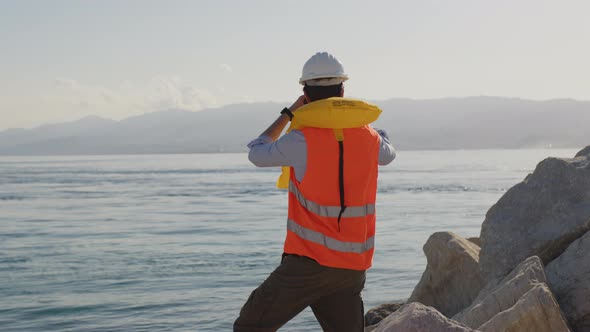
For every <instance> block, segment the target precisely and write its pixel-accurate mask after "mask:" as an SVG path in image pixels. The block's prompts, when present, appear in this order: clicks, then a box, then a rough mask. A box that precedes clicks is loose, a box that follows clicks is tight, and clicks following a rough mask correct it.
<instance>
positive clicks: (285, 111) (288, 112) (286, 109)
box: [281, 107, 293, 121]
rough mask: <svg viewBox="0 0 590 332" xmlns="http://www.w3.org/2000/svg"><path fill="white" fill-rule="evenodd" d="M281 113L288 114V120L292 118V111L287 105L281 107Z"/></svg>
mask: <svg viewBox="0 0 590 332" xmlns="http://www.w3.org/2000/svg"><path fill="white" fill-rule="evenodd" d="M281 114H287V115H288V116H289V121H291V120H293V112H291V110H290V109H289V108H288V107H285V108H283V110H282V111H281Z"/></svg>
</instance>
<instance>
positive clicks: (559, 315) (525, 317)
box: [365, 146, 590, 332]
mask: <svg viewBox="0 0 590 332" xmlns="http://www.w3.org/2000/svg"><path fill="white" fill-rule="evenodd" d="M423 250H424V253H425V255H426V259H427V266H426V270H425V271H424V273H423V275H422V278H421V279H420V281H419V282H418V284H417V285H416V287H415V288H414V291H413V292H412V294H411V295H410V297H409V298H408V300H407V301H406V303H388V304H384V305H381V306H378V307H376V308H373V309H371V310H369V311H368V312H367V314H366V315H365V322H366V325H367V326H366V328H365V332H369V331H372V332H396V331H403V332H413V331H415V332H446V331H449V332H450V331H453V332H455V331H482V332H488V331H493V332H501V331H535V332H545V331H546V332H557V331H574V332H583V331H590V146H587V147H586V148H584V149H583V150H581V151H580V152H578V153H577V154H576V156H575V157H574V158H547V159H545V160H543V161H541V162H540V163H539V164H538V165H537V167H536V168H535V170H534V172H533V173H531V174H529V175H528V176H527V177H526V178H525V179H524V180H523V181H522V182H521V183H519V184H517V185H515V186H514V187H512V188H510V189H509V190H508V191H507V192H506V193H505V194H504V195H503V196H502V197H501V198H500V200H499V201H498V202H497V203H496V204H494V205H493V206H492V207H491V208H490V209H489V210H488V212H487V214H486V218H485V220H484V222H483V224H482V229H481V234H480V237H479V238H470V239H464V238H462V237H460V236H458V235H457V234H454V233H452V232H437V233H434V234H432V235H431V236H430V238H429V239H428V241H427V242H426V244H425V245H424V247H423Z"/></svg>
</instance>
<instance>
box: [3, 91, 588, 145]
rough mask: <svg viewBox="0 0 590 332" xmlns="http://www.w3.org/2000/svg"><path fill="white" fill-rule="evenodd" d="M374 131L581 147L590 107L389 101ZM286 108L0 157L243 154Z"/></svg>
mask: <svg viewBox="0 0 590 332" xmlns="http://www.w3.org/2000/svg"><path fill="white" fill-rule="evenodd" d="M376 104H377V105H379V106H380V107H381V109H383V113H382V115H381V117H380V119H379V120H378V121H377V122H375V124H374V126H375V127H377V128H381V129H385V130H386V131H387V132H388V133H389V136H390V139H391V141H392V143H393V145H394V146H395V147H396V148H397V149H402V150H424V149H488V148H537V147H550V146H551V147H554V148H566V147H567V148H579V147H583V146H586V145H588V144H589V143H590V101H576V100H571V99H555V100H548V101H532V100H524V99H517V98H502V97H466V98H444V99H427V100H414V99H389V100H385V101H379V102H376ZM284 106H285V104H280V103H270V102H268V103H250V104H235V105H228V106H224V107H221V108H215V109H206V110H202V111H198V112H190V111H184V110H165V111H159V112H153V113H147V114H144V115H139V116H133V117H130V118H127V119H124V120H121V121H114V120H109V119H104V118H100V117H97V116H90V117H85V118H82V119H80V120H78V121H74V122H68V123H60V124H51V125H43V126H40V127H37V128H32V129H7V130H4V131H0V155H53V154H138V153H145V154H148V153H150V154H151V153H153V154H156V153H200V152H240V151H246V150H247V148H246V144H247V143H248V142H249V141H250V140H251V139H253V138H255V137H256V136H258V135H259V134H260V133H261V132H262V131H263V130H264V129H265V128H266V127H267V126H268V125H269V124H270V123H272V122H273V121H274V120H275V119H276V117H277V116H278V113H279V111H280V110H281V109H282V108H283V107H284Z"/></svg>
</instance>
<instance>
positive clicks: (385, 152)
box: [375, 129, 395, 166]
mask: <svg viewBox="0 0 590 332" xmlns="http://www.w3.org/2000/svg"><path fill="white" fill-rule="evenodd" d="M375 130H376V131H377V133H378V134H379V136H381V146H380V147H379V165H381V166H385V165H388V164H389V163H391V162H392V161H393V160H394V159H395V149H394V148H393V146H392V145H391V143H390V142H389V135H387V132H386V131H385V130H382V129H375Z"/></svg>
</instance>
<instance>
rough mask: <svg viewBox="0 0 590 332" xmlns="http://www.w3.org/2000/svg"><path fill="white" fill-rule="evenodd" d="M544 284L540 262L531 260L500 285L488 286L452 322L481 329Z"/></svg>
mask: <svg viewBox="0 0 590 332" xmlns="http://www.w3.org/2000/svg"><path fill="white" fill-rule="evenodd" d="M545 282H546V278H545V272H544V271H543V263H542V262H541V259H539V257H537V256H533V257H529V258H527V259H526V260H525V261H524V262H522V263H520V264H519V265H518V266H517V267H516V268H515V269H514V270H513V271H512V272H511V273H510V274H509V275H507V276H506V277H505V278H504V279H503V280H502V281H501V282H500V283H499V284H497V285H496V284H492V285H486V287H485V288H484V289H482V290H481V292H480V293H479V295H478V296H477V298H476V299H475V300H474V301H473V303H472V304H471V305H470V306H469V307H467V308H465V309H464V310H463V311H461V312H460V313H458V314H457V315H455V316H454V317H453V319H454V320H456V321H458V322H461V323H463V324H465V325H467V326H469V327H471V328H478V327H480V326H481V325H483V324H484V323H485V322H487V321H488V320H490V319H491V318H492V317H494V316H495V315H497V314H498V313H500V312H502V311H505V310H508V309H510V308H511V307H512V306H514V305H515V304H516V302H517V301H518V300H519V299H520V298H521V297H522V296H523V295H524V294H526V293H527V292H528V291H529V290H531V289H532V288H533V287H534V286H536V285H538V284H540V283H545Z"/></svg>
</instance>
